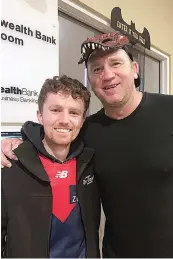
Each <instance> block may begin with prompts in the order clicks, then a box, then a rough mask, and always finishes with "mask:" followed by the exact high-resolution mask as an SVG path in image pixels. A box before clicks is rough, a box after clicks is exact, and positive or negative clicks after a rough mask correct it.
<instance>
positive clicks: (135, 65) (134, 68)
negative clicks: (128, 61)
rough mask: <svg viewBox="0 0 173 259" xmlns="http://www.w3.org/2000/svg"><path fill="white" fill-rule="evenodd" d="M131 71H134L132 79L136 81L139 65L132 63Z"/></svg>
mask: <svg viewBox="0 0 173 259" xmlns="http://www.w3.org/2000/svg"><path fill="white" fill-rule="evenodd" d="M132 66H133V71H134V78H135V79H137V78H138V74H139V65H138V63H137V62H136V61H133V64H132Z"/></svg>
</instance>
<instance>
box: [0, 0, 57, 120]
mask: <svg viewBox="0 0 173 259" xmlns="http://www.w3.org/2000/svg"><path fill="white" fill-rule="evenodd" d="M1 7H2V11H1V14H2V16H1V51H2V54H1V67H2V69H1V75H2V76H1V121H2V122H3V123H4V122H5V123H23V122H25V121H26V120H35V121H36V120H37V119H36V111H37V98H38V93H39V91H40V88H41V86H42V84H43V82H44V80H45V79H46V78H48V77H52V76H54V75H58V71H59V53H58V52H59V46H58V45H59V39H58V0H2V3H1ZM47 37H49V38H47ZM46 40H48V41H46ZM11 87H12V88H11ZM17 88H18V90H17ZM22 89H23V91H22ZM25 89H27V90H25ZM31 91H32V92H31ZM5 92H6V93H5Z"/></svg>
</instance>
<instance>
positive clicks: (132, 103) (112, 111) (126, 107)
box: [105, 90, 142, 120]
mask: <svg viewBox="0 0 173 259" xmlns="http://www.w3.org/2000/svg"><path fill="white" fill-rule="evenodd" d="M141 100H142V93H141V92H138V91H136V90H134V92H133V94H132V95H131V96H130V98H129V99H128V100H127V101H126V102H125V103H124V104H122V105H120V106H119V107H118V106H117V107H116V106H114V107H105V114H106V115H107V116H108V117H110V118H112V119H117V120H122V119H124V118H126V117H128V116H129V115H130V114H131V113H132V112H134V111H135V110H136V108H137V107H138V105H139V104H140V102H141Z"/></svg>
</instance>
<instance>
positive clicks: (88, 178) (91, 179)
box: [83, 175, 94, 185]
mask: <svg viewBox="0 0 173 259" xmlns="http://www.w3.org/2000/svg"><path fill="white" fill-rule="evenodd" d="M93 180H94V175H93V176H91V175H88V176H86V177H85V179H84V180H83V185H85V184H87V185H88V184H90V183H93Z"/></svg>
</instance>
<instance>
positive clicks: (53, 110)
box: [51, 109, 60, 112]
mask: <svg viewBox="0 0 173 259" xmlns="http://www.w3.org/2000/svg"><path fill="white" fill-rule="evenodd" d="M51 111H52V112H60V109H52V110H51Z"/></svg>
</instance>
